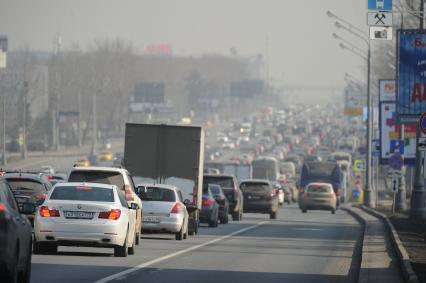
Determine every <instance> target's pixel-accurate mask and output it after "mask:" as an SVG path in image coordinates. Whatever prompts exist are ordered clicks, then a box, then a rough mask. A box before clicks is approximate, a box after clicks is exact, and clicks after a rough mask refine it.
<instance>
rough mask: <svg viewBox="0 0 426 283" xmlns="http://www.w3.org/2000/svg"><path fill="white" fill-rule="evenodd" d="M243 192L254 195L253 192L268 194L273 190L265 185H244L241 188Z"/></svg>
mask: <svg viewBox="0 0 426 283" xmlns="http://www.w3.org/2000/svg"><path fill="white" fill-rule="evenodd" d="M240 188H241V190H242V191H243V192H248V193H253V192H268V191H270V190H271V188H270V186H269V185H268V184H265V183H255V182H252V183H242V184H241V186H240Z"/></svg>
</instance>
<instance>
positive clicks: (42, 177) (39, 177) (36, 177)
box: [3, 172, 48, 182]
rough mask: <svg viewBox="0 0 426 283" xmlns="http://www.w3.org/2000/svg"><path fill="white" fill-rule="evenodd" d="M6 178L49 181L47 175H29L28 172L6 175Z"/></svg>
mask: <svg viewBox="0 0 426 283" xmlns="http://www.w3.org/2000/svg"><path fill="white" fill-rule="evenodd" d="M3 176H4V178H6V179H8V178H21V179H31V180H35V181H46V182H47V181H48V179H47V175H46V174H45V173H28V172H16V173H15V172H14V173H7V172H6V173H5V174H4V175H3Z"/></svg>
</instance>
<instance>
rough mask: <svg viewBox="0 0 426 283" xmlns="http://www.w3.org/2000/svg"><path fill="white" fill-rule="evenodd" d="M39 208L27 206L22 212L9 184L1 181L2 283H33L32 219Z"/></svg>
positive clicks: (0, 245)
mask: <svg viewBox="0 0 426 283" xmlns="http://www.w3.org/2000/svg"><path fill="white" fill-rule="evenodd" d="M20 212H22V213H25V214H33V213H34V212H35V206H34V205H33V204H32V203H24V204H23V205H22V208H21V209H18V204H17V203H16V201H15V198H14V197H13V194H12V191H11V190H10V186H9V184H8V183H7V182H6V180H5V179H4V178H0V282H30V273H31V249H32V227H31V223H30V221H28V218H27V217H25V216H24V215H21V214H20Z"/></svg>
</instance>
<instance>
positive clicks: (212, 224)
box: [209, 219, 216, 227]
mask: <svg viewBox="0 0 426 283" xmlns="http://www.w3.org/2000/svg"><path fill="white" fill-rule="evenodd" d="M215 225H216V220H213V219H210V221H209V227H216V226H215Z"/></svg>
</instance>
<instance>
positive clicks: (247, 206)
mask: <svg viewBox="0 0 426 283" xmlns="http://www.w3.org/2000/svg"><path fill="white" fill-rule="evenodd" d="M273 207H274V204H273V202H270V201H260V202H248V201H247V200H246V201H245V202H244V212H264V213H269V212H271V211H273Z"/></svg>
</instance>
